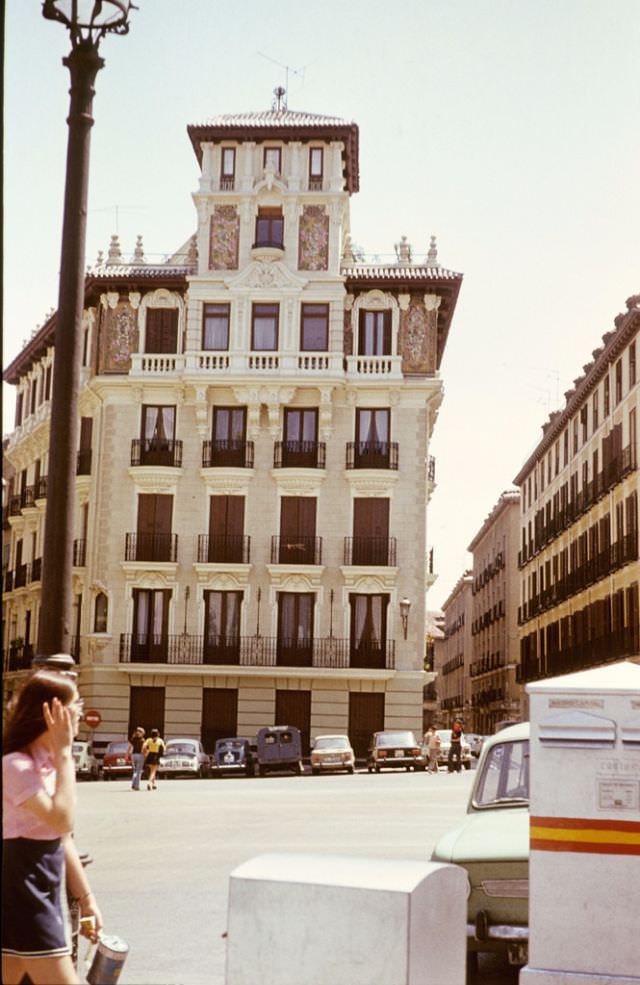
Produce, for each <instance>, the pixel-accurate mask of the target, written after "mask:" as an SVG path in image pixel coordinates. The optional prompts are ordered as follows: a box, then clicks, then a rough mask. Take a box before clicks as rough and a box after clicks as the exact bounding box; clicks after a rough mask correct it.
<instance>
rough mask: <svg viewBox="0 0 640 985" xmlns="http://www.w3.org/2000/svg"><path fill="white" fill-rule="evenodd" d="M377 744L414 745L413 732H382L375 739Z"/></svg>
mask: <svg viewBox="0 0 640 985" xmlns="http://www.w3.org/2000/svg"><path fill="white" fill-rule="evenodd" d="M376 745H378V746H415V745H416V740H415V736H414V734H413V732H384V733H383V734H382V735H379V736H378V738H377V739H376Z"/></svg>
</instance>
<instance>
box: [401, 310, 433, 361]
mask: <svg viewBox="0 0 640 985" xmlns="http://www.w3.org/2000/svg"><path fill="white" fill-rule="evenodd" d="M436 318H437V312H436V311H427V310H426V308H425V306H424V303H423V302H422V300H418V298H413V299H412V300H411V304H410V305H409V308H408V309H407V311H402V312H401V315H400V340H399V348H400V353H401V355H402V372H403V373H420V374H426V373H434V372H435V368H436V357H435V339H436Z"/></svg>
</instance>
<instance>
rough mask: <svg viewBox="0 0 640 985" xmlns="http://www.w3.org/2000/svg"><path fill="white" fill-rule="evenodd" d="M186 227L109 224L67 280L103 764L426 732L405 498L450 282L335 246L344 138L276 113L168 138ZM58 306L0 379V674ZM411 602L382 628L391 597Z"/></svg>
mask: <svg viewBox="0 0 640 985" xmlns="http://www.w3.org/2000/svg"><path fill="white" fill-rule="evenodd" d="M188 134H189V138H190V140H191V143H192V146H193V150H194V152H195V155H196V157H197V160H198V164H199V165H200V168H201V176H200V181H199V187H198V189H197V191H196V192H195V193H194V195H193V200H194V203H195V209H196V213H197V230H196V233H195V235H194V236H192V237H191V238H190V239H189V240H188V241H187V243H186V244H184V246H183V247H182V248H181V249H179V250H178V251H177V252H176V253H175V254H174V255H172V256H171V257H169V258H168V259H167V260H165V261H164V262H162V263H151V262H147V260H146V258H145V255H144V251H143V248H142V242H141V240H139V241H138V243H137V245H136V249H135V252H134V254H133V256H132V257H130V258H128V259H125V258H124V257H123V256H122V253H121V250H120V245H119V242H118V240H117V238H116V237H114V238H113V239H112V243H111V247H110V249H109V253H108V256H107V258H106V260H103V259H100V260H99V262H98V264H97V265H96V266H95V267H94V268H93V269H91V270H90V272H89V273H88V275H87V278H86V284H85V313H84V331H85V344H84V356H83V370H82V389H81V394H80V408H81V411H80V412H81V438H80V447H79V449H78V459H77V479H76V530H77V539H76V541H75V551H74V571H73V579H74V591H75V599H76V604H75V629H74V632H75V636H74V641H73V649H74V654H75V656H76V658H77V659H78V661H79V666H80V687H81V690H82V693H83V697H84V698H85V701H86V703H87V704H88V705H89V706H91V707H93V708H95V709H97V710H99V711H100V714H101V716H102V724H101V725H100V726H99V727H98V729H97V731H96V735H95V738H96V745H97V746H98V748H99V749H100V748H101V747H103V746H104V745H105V744H106V742H108V741H109V740H110V739H112V738H117V737H121V736H122V735H123V734H125V733H127V732H128V731H129V730H130V728H131V726H133V725H137V724H142V725H145V726H147V727H158V728H160V729H161V730H162V731H163V732H164V733H165V734H167V735H194V736H202V738H203V741H204V742H205V745H206V747H207V748H211V747H212V744H213V742H214V740H215V739H216V738H218V737H222V736H226V735H236V734H238V735H250V736H251V735H254V734H255V732H256V730H257V729H258V728H259V727H261V726H264V725H271V724H284V723H286V724H290V725H297V726H298V727H299V728H300V729H301V731H302V733H303V738H304V740H305V742H306V743H307V744H308V741H309V738H310V736H312V735H316V734H318V733H319V732H321V731H331V732H348V733H349V734H350V736H351V738H352V741H353V744H354V746H355V747H356V750H357V752H358V753H359V754H360V755H361V754H362V753H363V752H364V750H365V747H366V742H367V739H368V736H369V734H370V733H371V732H372V731H374V730H376V729H380V728H389V727H395V726H403V727H409V728H414V729H416V731H418V730H419V729H421V727H422V695H423V685H424V682H425V673H424V670H423V661H424V637H425V619H426V611H425V607H426V601H425V588H426V586H427V585H428V584H429V583H430V581H432V580H433V571H432V567H433V566H432V559H431V558H430V556H429V551H428V547H427V526H426V505H427V502H428V500H429V497H430V494H431V492H432V490H433V487H434V480H435V475H434V463H433V460H432V459H431V458H430V456H429V439H430V436H431V434H432V430H433V427H434V423H435V421H436V417H437V413H438V407H439V405H440V402H441V399H442V380H441V378H440V374H439V367H440V363H441V360H442V356H443V352H444V348H445V345H446V341H447V335H448V332H449V329H450V326H451V322H452V318H453V314H454V310H455V306H456V301H457V297H458V292H459V289H460V285H461V281H462V277H461V275H460V274H457V273H454V272H452V271H450V270H447V269H445V268H443V267H442V266H441V265H440V264H439V262H438V259H437V253H436V250H435V244H434V243H433V242H432V246H431V249H430V250H429V253H428V255H427V257H426V259H425V261H424V262H422V263H418V262H414V260H413V259H412V256H411V250H410V247H409V244H408V243H407V242H406V240H404V238H403V240H402V241H401V242H400V244H398V246H397V247H396V254H397V259H396V261H395V262H393V263H387V264H384V263H380V262H374V263H368V262H366V261H365V260H364V258H363V256H362V255H361V254H360V252H359V251H358V250H357V249H356V248H354V247H353V245H352V243H351V238H350V223H349V205H350V197H351V195H352V194H354V193H356V192H357V191H358V186H359V161H358V128H357V126H356V125H355V124H353V123H346V122H344V121H342V120H339V119H336V118H333V117H324V116H317V115H311V114H306V113H301V112H292V111H289V110H286V109H279V110H275V111H271V112H265V113H249V114H243V115H224V116H219V117H217V118H214V119H213V120H211V121H210V122H208V123H205V124H202V125H197V126H190V127H188ZM55 322H56V315H55V313H53V314H52V315H51V316H50V317H49V319H48V320H47V322H46V323H45V325H44V326H43V327H42V328H41V329H40V330H39V331H38V332H37V334H36V335H35V336H34V337H33V338H32V339H31V341H30V342H29V343H28V344H27V346H26V347H25V348H24V349H23V351H22V352H21V353H20V355H19V356H18V357H17V358H16V359H15V360H14V361H13V362H12V363H11V364H10V365H9V366H8V368H7V369H6V371H5V374H4V378H5V380H7V381H8V382H9V383H12V384H13V385H15V387H16V389H17V402H16V420H15V429H14V431H13V432H12V434H11V435H10V436H9V438H8V439H7V441H6V442H5V455H6V468H7V471H6V477H7V487H6V492H7V500H6V508H5V515H4V518H3V520H4V539H5V549H4V550H5V554H4V589H5V595H4V607H5V641H4V669H5V672H6V686H7V688H8V689H9V690H11V689H12V688H13V687H14V686H15V683H16V681H17V680H19V679H20V677H21V676H22V675H24V673H25V672H26V670H27V669H28V667H29V665H30V660H31V656H32V652H33V647H34V643H35V640H36V637H37V621H38V614H39V589H40V577H41V546H42V544H43V527H44V521H45V511H46V493H47V470H48V463H49V461H50V458H51V457H52V456H53V455H55V449H53V448H49V443H48V434H49V419H50V409H51V408H50V398H51V381H52V366H53V362H54V359H55V352H54V349H53V336H54V329H55ZM401 599H402V600H409V601H410V603H411V608H410V614H409V616H408V619H406V625H403V624H402V621H401V616H400V609H399V602H400V600H401Z"/></svg>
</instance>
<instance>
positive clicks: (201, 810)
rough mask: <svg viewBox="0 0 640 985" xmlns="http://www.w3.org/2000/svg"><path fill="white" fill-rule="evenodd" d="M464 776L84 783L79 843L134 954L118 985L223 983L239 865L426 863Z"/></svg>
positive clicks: (459, 809) (492, 982)
mask: <svg viewBox="0 0 640 985" xmlns="http://www.w3.org/2000/svg"><path fill="white" fill-rule="evenodd" d="M472 777H473V773H472V772H469V773H466V772H465V773H462V774H457V775H451V776H450V775H448V774H446V773H440V774H439V775H438V776H437V777H435V776H429V775H426V774H424V773H417V774H414V773H404V772H402V773H400V772H396V773H392V772H387V773H381V774H380V775H369V774H367V773H356V775H355V776H343V775H335V776H321V777H311V776H305V777H293V776H292V777H289V776H273V777H267V778H265V779H255V780H246V779H225V780H174V781H162V782H161V783H160V785H159V789H158V790H157V791H156V792H148V791H146V789H143V790H142V791H141V792H140V794H136V793H133V792H132V791H131V790H130V789H129V785H128V783H127V782H125V781H114V782H112V783H87V784H82V785H80V788H79V808H78V823H77V826H76V838H77V842H78V846H79V847H80V848H81V850H86V851H89V852H90V853H91V855H92V856H93V858H94V862H93V864H92V865H91V868H90V875H91V880H92V885H93V887H94V889H95V892H96V895H97V897H98V900H99V904H100V906H101V908H102V912H103V916H104V921H105V932H106V933H113V934H117V935H118V936H121V937H123V938H124V939H125V940H127V942H128V943H129V947H130V953H129V956H128V958H127V962H126V964H125V967H124V970H123V973H122V977H121V979H120V982H121V985H224V968H225V941H224V937H223V934H224V932H225V929H226V923H227V892H228V879H229V873H230V872H231V871H232V870H233V869H234V868H235V867H236V866H237V865H239V864H240V863H241V862H244V861H246V860H247V859H249V858H251V857H253V856H254V855H258V854H260V853H262V852H271V851H285V852H286V851H290V852H309V851H312V852H326V853H332V854H333V853H335V854H346V855H365V856H366V855H370V856H376V857H385V858H422V859H424V858H428V857H429V855H430V853H431V850H432V847H433V845H434V843H435V841H436V840H437V839H438V837H439V836H440V835H441V834H442V833H443V832H444V831H446V830H447V828H448V827H449V826H450V825H451V824H452V823H453V822H454V821H455V820H456V819H457V818H458V817H459V816H460V815H461V814H462V813H463V812H464V810H465V808H466V801H467V797H468V793H469V788H470V783H471V780H472ZM286 919H287V915H286V913H283V920H284V921H286ZM512 983H513V985H516V983H517V972H516V971H515V970H513V969H509V968H508V967H507V966H506V965H504V964H503V963H501V962H498V963H496V962H495V961H493V962H484V961H483V962H482V963H481V968H480V971H479V973H478V975H477V977H474V980H473V982H472V983H471V982H470V983H469V985H512ZM262 985H269V983H266V982H265V983H262ZM301 985H304V983H303V982H301ZM327 985H331V983H327Z"/></svg>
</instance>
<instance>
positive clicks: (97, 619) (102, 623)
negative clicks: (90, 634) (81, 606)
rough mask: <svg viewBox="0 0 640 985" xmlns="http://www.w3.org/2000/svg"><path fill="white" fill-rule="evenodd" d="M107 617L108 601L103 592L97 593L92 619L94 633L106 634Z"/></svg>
mask: <svg viewBox="0 0 640 985" xmlns="http://www.w3.org/2000/svg"><path fill="white" fill-rule="evenodd" d="M108 617H109V600H108V599H107V596H106V595H105V594H104V592H98V594H97V595H96V604H95V612H94V617H93V631H94V633H106V631H107V620H108Z"/></svg>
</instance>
